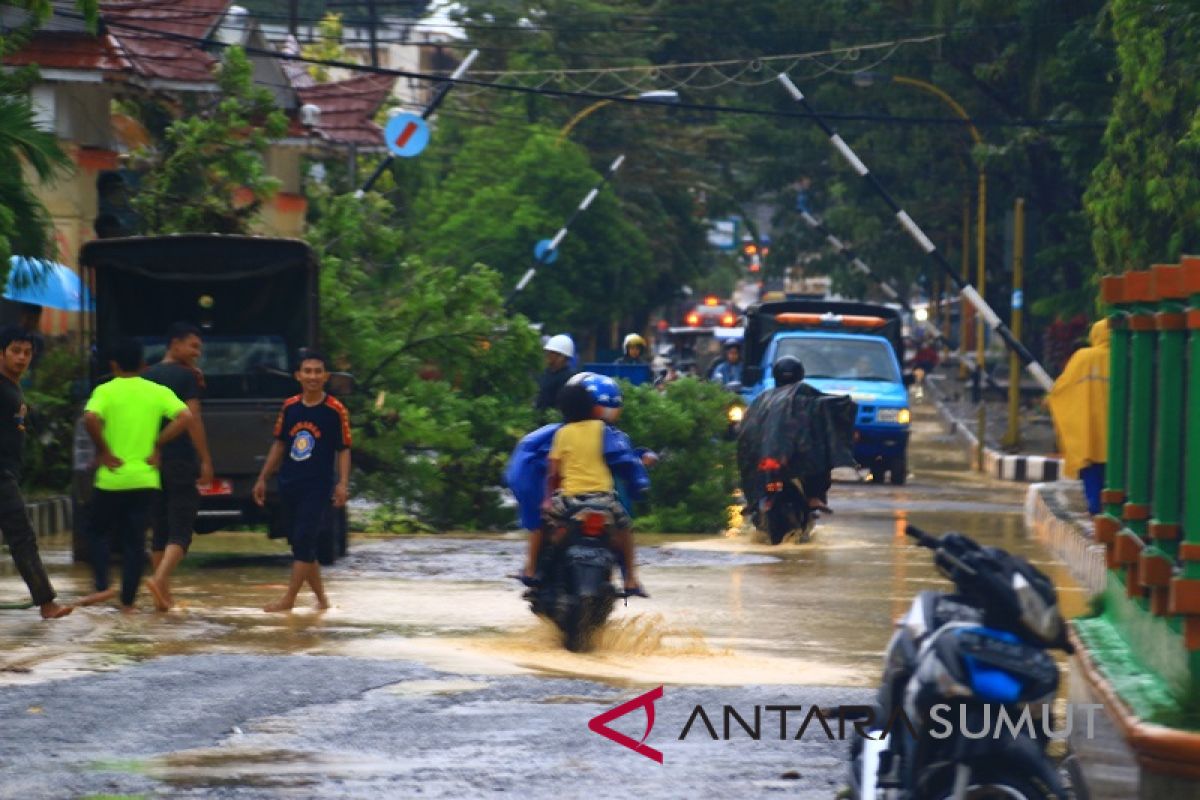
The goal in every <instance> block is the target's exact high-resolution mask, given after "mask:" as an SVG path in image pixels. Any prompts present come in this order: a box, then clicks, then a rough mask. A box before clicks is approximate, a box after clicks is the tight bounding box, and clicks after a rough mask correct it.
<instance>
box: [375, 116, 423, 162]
mask: <svg viewBox="0 0 1200 800" xmlns="http://www.w3.org/2000/svg"><path fill="white" fill-rule="evenodd" d="M383 141H384V143H385V144H387V149H388V150H389V151H390V152H391V154H392V155H394V156H400V157H401V158H412V157H413V156H415V155H417V154H418V153H420V152H421V151H422V150H424V149H425V146H426V145H427V144H429V125H428V124H426V122H425V120H423V119H421V117H420V116H418V115H416V114H397V115H396V116H394V117H392V118H391V119H390V120H388V124H387V125H386V126H385V127H384V129H383Z"/></svg>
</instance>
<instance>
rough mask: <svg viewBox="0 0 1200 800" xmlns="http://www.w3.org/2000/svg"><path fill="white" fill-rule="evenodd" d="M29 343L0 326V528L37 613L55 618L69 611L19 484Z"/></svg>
mask: <svg viewBox="0 0 1200 800" xmlns="http://www.w3.org/2000/svg"><path fill="white" fill-rule="evenodd" d="M33 348H34V338H33V335H32V334H30V333H29V332H28V331H25V330H22V329H21V328H18V327H11V328H5V329H4V330H3V331H0V534H2V535H3V537H4V541H6V542H7V543H8V549H9V550H10V551H11V553H12V559H13V562H15V563H16V565H17V572H19V573H21V578H22V579H23V580H24V581H25V585H26V586H27V587H29V594H30V596H31V597H32V598H33V602H34V605H36V606H38V607H39V608H40V609H41V612H42V617H43V618H44V619H58V618H59V617H65V616H66V615H67V614H70V613H71V611H72V607H71V606H60V605H59V604H58V603H56V602H54V597H55V593H54V587H53V586H51V585H50V578H49V577H48V576H47V575H46V568H45V567H44V566H43V565H42V559H41V556H40V555H38V548H37V537H36V535H35V534H34V530H33V525H32V524H30V522H29V515H28V514H27V513H26V511H25V498H24V497H23V496H22V495H21V487H20V479H21V467H22V463H23V460H24V449H25V426H26V418H27V417H28V408H27V407H26V406H25V395H24V393H22V392H21V387H20V385H19V382H20V380H21V376H22V375H24V374H25V370H27V369H29V363H30V362H31V361H32V360H33Z"/></svg>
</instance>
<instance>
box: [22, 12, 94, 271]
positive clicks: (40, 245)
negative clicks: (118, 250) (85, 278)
mask: <svg viewBox="0 0 1200 800" xmlns="http://www.w3.org/2000/svg"><path fill="white" fill-rule="evenodd" d="M5 5H6V6H10V7H15V8H16V9H20V10H22V11H25V12H27V14H26V16H25V19H24V20H23V21H21V22H19V23H18V24H16V25H14V26H13V27H9V28H5V29H4V30H3V31H0V57H2V56H6V55H9V54H11V53H15V52H17V51H19V50H20V49H21V48H23V47H24V46H25V45H26V44H28V43H29V40H30V38H31V37H32V36H33V34H34V32H35V31H37V29H38V28H39V27H40V26H41V25H42V23H43V22H45V21H46V20H47V19H48V18H49V17H50V15H51V13H52V11H53V4H52V3H51V2H49V0H19V1H18V2H13V3H6V4H5ZM76 8H78V9H79V10H80V11H81V12H82V13H83V15H84V19H85V21H86V22H87V24H88V25H89V26H94V25H95V23H96V15H97V0H78V2H77V3H76ZM37 78H38V71H37V69H36V68H35V67H27V68H19V69H15V70H5V71H3V72H0V281H3V279H4V277H5V276H6V275H7V273H8V260H9V257H10V256H11V255H13V254H14V253H16V254H19V255H26V256H47V257H57V256H58V253H57V248H56V247H55V246H54V239H53V236H52V235H51V231H52V224H51V220H50V216H49V214H48V213H47V212H46V208H45V206H43V205H42V202H41V201H40V200H39V199H38V198H37V196H36V195H35V194H34V192H33V187H32V186H31V185H30V184H29V182H28V175H27V172H26V168H28V169H29V170H30V171H32V173H33V176H32V177H33V178H35V179H36V180H37V181H39V182H43V183H44V182H47V181H51V180H53V179H54V178H55V177H57V176H58V175H60V174H62V173H63V172H65V171H66V170H67V169H69V167H70V163H71V162H70V159H69V158H68V157H67V154H66V153H64V152H63V151H62V149H61V148H60V147H59V146H58V141H57V140H56V139H55V136H54V132H53V131H46V130H43V129H41V128H39V127H38V125H37V124H36V123H35V121H34V114H33V107H32V105H31V104H30V102H29V89H30V87H31V86H32V85H33V84H34V83H36V81H37Z"/></svg>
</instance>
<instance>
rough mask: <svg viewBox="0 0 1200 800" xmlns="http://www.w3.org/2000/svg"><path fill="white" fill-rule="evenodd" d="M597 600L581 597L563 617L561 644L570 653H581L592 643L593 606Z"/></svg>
mask: <svg viewBox="0 0 1200 800" xmlns="http://www.w3.org/2000/svg"><path fill="white" fill-rule="evenodd" d="M598 599H599V598H596V597H581V598H579V599H578V600H577V601H576V602H573V603H571V605H570V607H569V608H568V609H567V612H566V614H564V615H563V621H562V629H563V644H564V645H565V646H566V648H567V649H568V650H570V651H571V652H572V653H582V652H583V651H584V650H587V649H588V647H589V646H590V645H591V643H592V631H593V629H594V627H595V626H594V624H593V617H594V614H595V604H596V602H597V601H598Z"/></svg>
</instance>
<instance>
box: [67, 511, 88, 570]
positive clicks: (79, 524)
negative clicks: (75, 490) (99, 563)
mask: <svg viewBox="0 0 1200 800" xmlns="http://www.w3.org/2000/svg"><path fill="white" fill-rule="evenodd" d="M71 560H72V561H74V562H75V563H76V564H90V563H92V543H91V539H89V538H88V510H87V506H86V505H84V504H83V503H82V502H80V500H79V498H78V497H75V496H72V497H71Z"/></svg>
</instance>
